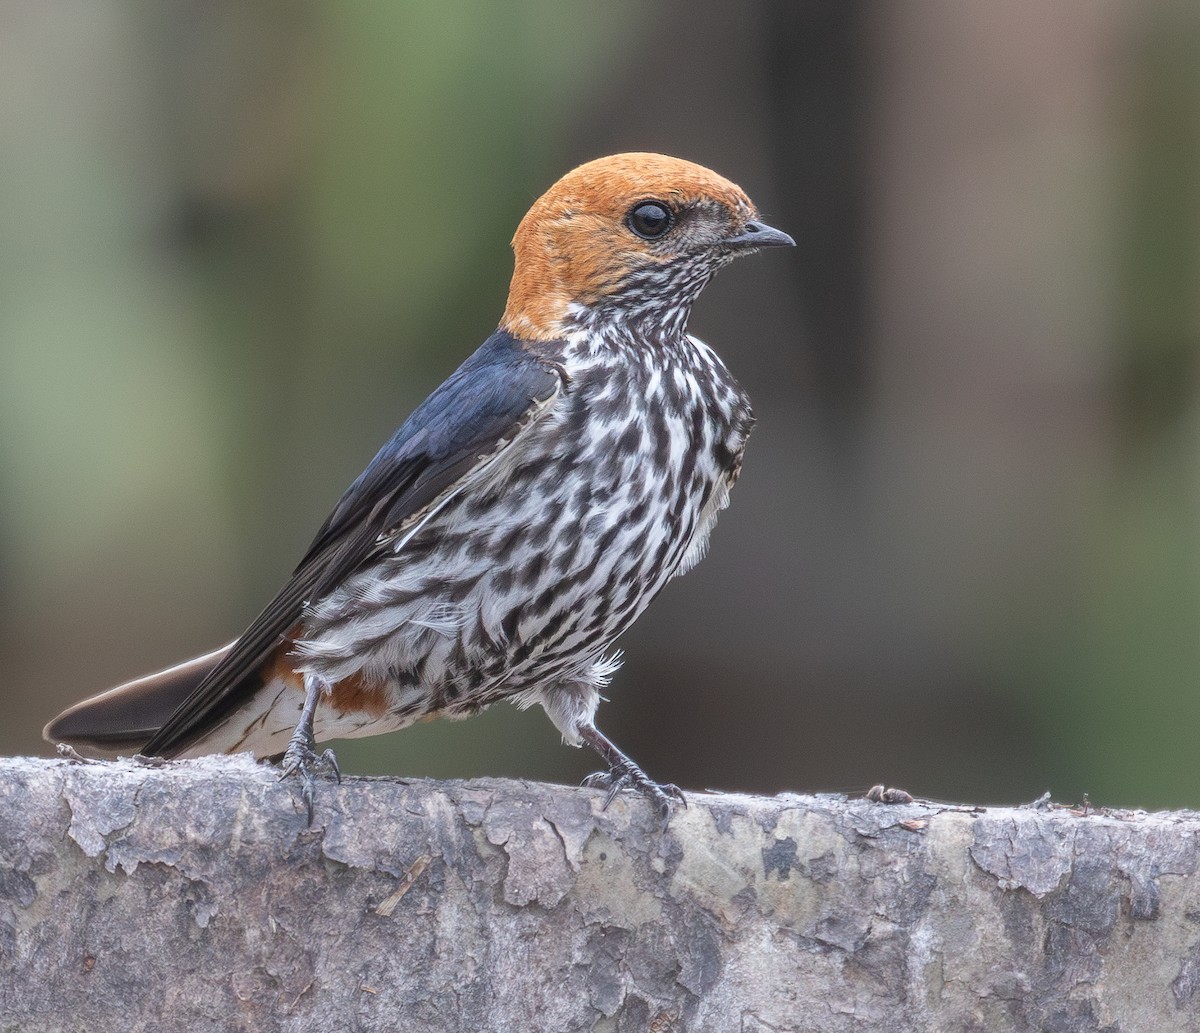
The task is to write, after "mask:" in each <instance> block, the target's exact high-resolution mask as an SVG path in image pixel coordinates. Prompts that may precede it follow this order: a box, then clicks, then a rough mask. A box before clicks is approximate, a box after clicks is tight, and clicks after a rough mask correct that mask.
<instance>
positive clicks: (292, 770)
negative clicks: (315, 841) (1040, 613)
mask: <svg viewBox="0 0 1200 1033" xmlns="http://www.w3.org/2000/svg"><path fill="white" fill-rule="evenodd" d="M317 772H330V773H332V774H333V776H334V777H335V778H336V779H337V781H338V782H339V783H340V782H341V781H342V772H341V769H340V768H339V767H338V762H337V757H335V756H334V754H333V750H325V751H324V752H323V753H317V751H316V750H314V749H313V747H312V744H311V743H309V742H305V741H304V740H303V739H295V738H293V739H292V741H291V742H290V743H288V748H287V752H286V753H285V754H284V755H283V763H282V765H281V768H280V771H279V779H280V781H283V779H285V778H287V777H288V776H289V775H295V776H296V777H297V778H299V779H300V798H301V799H302V800H303V801H304V808H305V810H306V811H307V813H308V823H309V825H311V824H312V822H313V799H314V797H315V794H316V778H315V775H316V773H317Z"/></svg>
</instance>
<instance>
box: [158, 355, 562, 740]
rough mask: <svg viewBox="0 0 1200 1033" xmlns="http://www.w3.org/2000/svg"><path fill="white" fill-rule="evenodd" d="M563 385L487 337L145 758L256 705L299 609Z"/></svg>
mask: <svg viewBox="0 0 1200 1033" xmlns="http://www.w3.org/2000/svg"><path fill="white" fill-rule="evenodd" d="M564 380H565V373H564V372H563V371H562V370H561V368H560V367H558V366H556V365H555V364H553V363H551V362H549V361H547V360H543V359H541V358H539V357H537V356H536V355H534V354H532V353H531V352H529V351H527V350H526V349H525V348H524V347H523V346H522V345H521V344H520V343H519V342H517V341H516V340H515V339H513V338H512V337H510V336H509V335H508V334H506V333H502V332H501V333H496V334H494V335H493V336H492V337H490V338H489V339H488V340H487V342H485V343H484V345H483V346H482V347H481V348H480V349H479V350H478V351H477V352H476V353H475V354H474V355H473V356H471V358H470V359H468V360H467V361H466V362H465V363H464V364H463V365H462V366H461V367H459V369H458V370H457V371H456V372H455V373H454V374H453V375H452V376H451V377H450V379H449V380H447V381H446V382H445V383H444V384H442V386H441V387H439V388H438V389H437V390H436V391H434V393H433V394H432V395H430V396H429V398H428V399H426V400H425V402H423V403H422V404H421V406H420V407H419V408H418V409H417V410H416V411H415V412H414V413H413V414H412V416H410V417H409V418H408V420H406V421H405V423H404V425H403V426H402V427H401V428H400V429H399V430H398V431H396V433H395V434H394V435H393V436H392V438H391V440H390V441H388V443H387V444H386V445H384V447H383V448H382V449H381V450H380V451H379V454H378V455H376V456H375V458H374V459H373V460H372V461H371V464H370V465H369V466H368V467H367V468H366V470H364V471H363V473H362V475H361V476H360V477H359V478H358V480H356V481H355V482H354V483H353V484H352V485H351V486H350V488H349V490H347V492H346V493H345V494H344V495H343V496H342V498H341V500H340V501H339V502H338V504H337V506H335V507H334V510H333V512H332V513H331V514H330V516H329V519H328V520H326V521H325V523H324V525H323V526H322V527H321V529H320V531H318V532H317V536H316V538H315V539H314V540H313V543H312V545H311V546H310V547H309V549H308V552H307V553H306V554H305V556H304V558H303V559H302V560H301V561H300V564H299V566H297V567H296V570H295V572H294V573H293V574H292V576H291V579H290V580H289V581H288V582H287V584H286V585H284V587H283V589H282V590H281V591H280V592H279V594H278V595H277V596H276V597H275V598H274V599H273V600H272V601H271V603H270V605H268V606H267V608H266V609H265V610H263V612H262V613H261V614H259V616H258V617H257V618H256V619H255V621H254V623H253V624H251V625H250V627H249V628H248V629H247V630H246V632H245V634H243V635H242V636H241V638H239V639H238V640H237V641H236V642H235V643H234V644H233V646H232V648H231V649H230V650H229V653H228V655H227V656H226V657H225V658H224V659H223V660H222V661H221V662H220V663H219V664H218V665H217V666H216V667H215V668H214V669H213V670H212V671H211V672H210V673H209V675H208V676H207V677H206V678H204V680H203V681H201V682H200V684H199V685H197V686H196V688H195V689H194V690H193V691H192V693H191V694H190V695H189V696H188V697H187V698H186V699H185V700H184V701H183V702H182V703H181V704H180V706H179V708H178V709H177V710H176V711H175V712H174V713H173V714H172V715H171V717H170V719H169V720H168V721H167V722H166V724H164V725H163V726H162V728H160V729H159V730H158V732H157V733H156V734H155V735H154V736H153V738H151V739H150V741H149V742H148V743H146V745H145V747H144V748H143V752H144V753H147V754H149V755H159V756H172V755H174V754H175V753H178V752H179V751H180V750H182V749H184V748H186V747H187V746H188V745H189V744H190V743H191V742H193V741H194V740H195V739H197V738H198V737H199V736H200V735H202V734H203V733H204V732H205V731H207V730H208V729H209V728H211V727H212V726H213V725H214V724H216V723H217V722H218V721H219V720H220V718H221V717H223V716H225V715H226V714H227V713H228V712H229V711H230V710H231V709H233V708H234V707H236V706H237V705H239V704H240V703H241V702H242V701H243V700H244V699H245V698H247V697H249V696H250V695H252V694H253V692H254V691H255V689H257V688H258V687H259V683H258V682H257V679H256V677H255V676H256V675H257V674H258V672H259V671H260V669H261V668H262V666H263V664H264V663H265V662H266V660H267V659H268V658H269V657H270V656H271V654H272V653H273V652H274V650H275V649H276V648H277V647H278V645H279V643H280V640H281V639H282V638H283V637H284V636H285V635H286V634H287V633H288V632H289V631H290V630H291V629H292V628H293V627H294V626H295V625H296V623H297V622H298V621H299V620H300V618H301V615H302V613H303V609H304V606H305V604H306V603H308V602H309V601H311V600H313V599H316V598H319V597H320V596H321V595H323V594H324V593H326V592H327V591H329V590H331V589H333V588H335V587H336V586H337V585H338V584H340V583H341V582H342V581H343V580H344V579H345V578H346V577H347V576H348V575H349V574H351V573H352V572H353V571H354V570H355V569H357V568H358V567H359V566H360V565H361V564H362V563H363V562H364V560H366V559H368V558H369V557H370V556H371V555H372V554H373V553H374V552H375V550H376V549H377V547H378V546H379V545H380V543H381V542H382V541H383V540H385V539H387V538H388V537H389V536H390V535H391V534H392V533H393V532H395V531H396V530H398V529H400V528H402V527H404V526H406V525H410V524H412V523H413V522H415V521H418V520H420V519H421V517H422V516H423V515H425V514H427V513H428V512H430V511H431V509H432V508H433V507H434V506H436V505H437V504H438V503H439V502H440V501H441V500H443V499H444V498H446V497H447V496H448V495H450V494H451V493H453V492H455V491H457V490H459V489H460V487H461V486H462V485H463V484H464V483H465V482H467V481H469V480H470V478H471V477H472V475H474V474H475V473H477V472H478V471H480V470H481V469H482V468H483V467H485V466H487V465H489V464H490V462H491V461H492V460H493V459H495V458H496V456H498V455H500V454H501V453H502V452H503V451H504V450H505V449H506V448H507V447H508V446H509V445H511V443H512V442H513V440H514V439H515V438H516V437H517V436H518V435H520V433H521V432H522V431H523V430H525V429H527V428H528V427H529V426H530V425H532V424H533V423H534V422H536V421H537V420H538V419H539V418H540V417H541V416H542V415H543V414H544V413H545V412H546V411H547V409H548V408H549V407H550V406H551V404H552V403H553V402H554V400H555V398H556V397H557V396H558V393H559V392H560V390H561V389H562V386H563V383H564Z"/></svg>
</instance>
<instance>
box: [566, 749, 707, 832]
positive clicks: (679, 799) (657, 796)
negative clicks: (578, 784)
mask: <svg viewBox="0 0 1200 1033" xmlns="http://www.w3.org/2000/svg"><path fill="white" fill-rule="evenodd" d="M583 784H584V785H585V786H587V787H588V788H589V789H607V790H608V793H607V795H606V796H605V797H604V803H603V804H601V805H600V809H601V810H607V809H608V805H609V804H610V803H612V802H613V800H614V799H615V798H616V795H617V793H619V792H620V791H621V790H622V789H636V790H637V791H638V792H639V793H641V794H642V795H643V796H646V797H648V798H649V799H650V802H651V803H653V804H654V806H655V807H656V808H657V809H658V816H659V817H660V818H661V819H662V823H663V829H664V830H665V829H666V827H667V825H668V823H669V822H670V820H671V811H672V809H673V808H674V806H675V804H680V805H681V806H683V807H687V797H686V796H684V795H683V790H682V789H680V788H679V786H677V785H672V784H671V783H669V782H668V783H666V784H660V783H658V782H655V781H652V780H651V779H650V778H649V777H648V776H647V774H646V772H644V771H643V770H642V769H641V768H639V767H638V766H637V765H636V764H632V763H630V764H628V765H617V766H615V767H613V768H612V769H611V770H609V771H597V772H595V774H591V775H588V777H587V778H585V779H584V780H583Z"/></svg>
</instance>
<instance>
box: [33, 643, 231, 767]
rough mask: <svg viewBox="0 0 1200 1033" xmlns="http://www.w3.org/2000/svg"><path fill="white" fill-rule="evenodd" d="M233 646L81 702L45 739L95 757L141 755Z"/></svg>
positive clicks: (52, 726) (49, 727) (58, 719)
mask: <svg viewBox="0 0 1200 1033" xmlns="http://www.w3.org/2000/svg"><path fill="white" fill-rule="evenodd" d="M232 646H233V643H232V642H230V643H229V644H228V645H225V646H222V647H221V648H220V649H217V650H214V651H213V652H211V653H205V654H204V655H203V656H197V657H195V658H194V659H191V660H186V661H184V662H183V663H181V664H176V665H175V666H174V667H169V668H167V669H166V670H165V671H158V672H156V673H154V674H148V675H146V676H145V677H142V678H137V679H135V680H134V681H130V682H126V683H125V684H124V685H118V686H117V687H116V688H114V689H109V690H108V691H107V692H102V693H101V694H100V695H98V696H92V697H91V698H90V699H85V700H84V701H83V702H82V703H76V704H75V705H74V706H73V707H70V708H68V709H67V710H64V711H63V712H62V713H61V714H59V715H58V717H56V718H55V719H54V720H53V721H51V722H50V723H49V724H48V725H46V727H45V729H44V730H43V731H42V735H43V736H45V738H46V739H48V740H49V741H50V742H64V743H67V744H69V745H71V746H75V747H81V748H83V749H86V750H89V751H91V752H96V753H108V754H114V753H118V752H124V751H128V750H138V749H140V748H141V747H142V746H144V745H145V744H146V743H147V742H149V740H150V739H151V737H152V736H153V735H154V733H155V732H157V731H158V730H159V728H161V727H162V726H163V725H164V724H165V723H166V721H167V718H169V717H170V716H171V714H173V713H174V712H175V710H176V709H177V708H178V707H179V705H180V704H181V703H182V702H183V701H184V700H185V699H186V698H187V697H188V695H189V694H190V693H191V691H192V690H193V689H194V688H195V687H196V686H197V685H199V684H200V681H201V680H202V679H203V678H204V677H205V676H206V675H207V674H208V673H209V671H211V670H212V669H213V668H214V667H216V666H217V664H218V663H220V662H221V660H222V659H224V657H225V654H226V653H228V652H229V650H230V648H231V647H232Z"/></svg>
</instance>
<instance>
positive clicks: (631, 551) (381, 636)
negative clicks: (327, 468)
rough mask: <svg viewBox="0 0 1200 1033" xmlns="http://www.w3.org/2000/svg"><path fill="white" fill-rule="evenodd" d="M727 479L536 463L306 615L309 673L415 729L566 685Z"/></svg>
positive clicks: (639, 465) (527, 457)
mask: <svg viewBox="0 0 1200 1033" xmlns="http://www.w3.org/2000/svg"><path fill="white" fill-rule="evenodd" d="M535 446H536V443H535ZM581 466H582V467H585V468H586V469H587V475H586V476H584V475H582V472H581V469H580V467H581ZM723 476H724V472H723V471H721V470H719V469H718V468H717V466H716V463H715V461H713V460H710V459H709V458H708V457H707V456H704V457H701V459H700V460H699V461H697V462H695V463H694V465H693V467H692V469H691V471H690V473H689V476H688V477H678V476H676V475H675V474H674V472H672V471H671V470H669V469H662V468H656V467H655V464H654V463H653V462H651V461H648V460H647V459H646V458H645V457H643V456H640V455H638V454H636V450H634V454H631V455H624V456H617V457H614V456H612V455H609V454H602V453H601V452H600V450H599V449H594V450H593V452H592V454H591V455H590V456H589V454H588V452H587V450H586V449H580V448H575V449H574V450H566V449H563V448H562V447H561V445H559V447H555V448H553V449H551V448H550V447H546V448H545V449H543V450H541V451H539V450H538V448H537V447H534V448H532V449H528V450H526V451H525V452H524V453H523V454H522V455H520V456H515V457H514V458H513V460H512V461H510V462H508V463H506V464H505V465H504V467H503V468H501V469H500V470H498V471H494V472H493V473H492V474H491V475H490V476H489V478H488V481H487V482H486V483H483V484H477V485H473V486H472V487H473V489H474V490H472V491H470V492H467V491H464V492H463V493H461V495H460V496H459V497H457V498H455V499H452V500H451V501H450V503H448V504H447V505H446V506H445V507H443V509H442V510H441V511H439V512H438V513H437V514H436V515H435V517H434V518H432V519H431V520H430V521H429V522H428V523H427V524H426V525H425V526H424V527H423V528H421V530H420V531H419V532H418V533H417V534H415V535H414V536H412V537H411V538H410V539H409V540H407V541H406V542H404V543H403V544H402V545H401V546H400V547H398V548H397V549H396V550H395V551H393V552H391V553H388V554H385V555H384V556H383V557H381V558H379V559H377V560H376V561H375V562H374V563H373V564H372V565H370V566H369V567H367V568H365V569H363V570H361V571H360V572H358V573H357V574H356V575H354V576H353V577H352V578H350V579H348V580H347V581H346V582H345V583H344V584H343V585H342V586H341V587H340V588H339V589H338V590H337V591H336V592H334V593H332V594H331V595H330V596H328V597H327V598H325V599H322V600H320V601H318V602H317V604H316V605H315V606H313V607H311V608H310V609H309V611H308V613H307V614H306V618H305V629H304V632H303V634H302V636H301V638H300V641H299V642H298V643H297V653H298V654H299V655H300V656H301V657H302V663H301V668H302V669H303V670H306V671H310V672H312V673H315V674H317V675H319V676H320V677H321V678H322V679H324V680H325V681H326V682H327V683H330V684H333V683H337V682H341V681H343V680H345V679H349V678H361V679H366V680H368V681H369V682H371V683H373V684H378V685H386V688H387V693H388V695H389V698H390V704H389V714H390V715H392V716H394V717H397V718H400V719H402V720H404V722H405V723H408V722H409V721H410V720H416V719H418V718H419V717H421V716H423V715H424V714H426V713H430V712H444V713H449V714H454V713H455V712H459V711H461V712H463V713H469V712H473V711H474V710H477V709H478V708H479V707H481V706H485V705H487V704H488V703H490V702H493V701H494V700H496V699H499V698H502V697H505V696H509V695H513V694H515V693H518V692H521V691H522V690H524V689H527V688H529V687H530V686H531V685H536V684H538V683H540V682H546V681H551V680H569V679H571V678H572V677H574V676H577V675H579V674H580V673H581V672H582V671H584V670H586V669H587V668H588V667H590V666H591V665H592V664H593V663H595V661H596V660H597V659H598V658H599V657H600V655H601V654H602V653H603V652H604V651H605V650H606V649H607V648H608V647H609V645H610V644H611V643H612V641H613V639H615V638H616V637H617V636H618V635H619V634H620V633H621V632H623V631H624V630H625V629H626V628H627V627H628V626H629V625H630V624H631V623H632V622H633V620H634V619H636V617H637V616H638V615H639V614H640V613H641V612H642V610H643V609H644V608H645V607H646V605H647V604H648V603H649V602H650V600H651V599H652V598H653V597H654V596H655V595H656V594H657V593H658V591H659V590H660V589H661V588H662V587H663V585H664V584H665V583H666V581H667V580H668V579H669V578H670V577H671V575H672V574H673V573H674V572H675V570H676V568H677V567H678V566H679V563H680V560H681V558H682V556H683V554H684V552H685V551H686V549H687V546H688V544H689V542H690V541H691V540H692V538H693V536H694V535H695V533H696V530H697V524H698V521H699V517H700V513H701V511H702V509H703V508H704V505H705V503H706V502H707V501H708V499H709V498H710V497H711V496H712V494H713V493H714V491H716V489H717V486H718V483H719V482H720V479H721V478H722V477H723Z"/></svg>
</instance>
